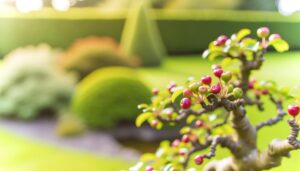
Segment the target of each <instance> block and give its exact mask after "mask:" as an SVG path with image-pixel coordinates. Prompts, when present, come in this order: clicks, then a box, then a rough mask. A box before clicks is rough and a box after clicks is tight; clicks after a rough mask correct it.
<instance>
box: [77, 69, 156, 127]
mask: <svg viewBox="0 0 300 171" xmlns="http://www.w3.org/2000/svg"><path fill="white" fill-rule="evenodd" d="M150 97H151V92H150V90H149V88H148V87H146V86H145V84H143V83H142V82H141V81H140V80H139V79H138V78H137V74H136V73H135V71H134V70H132V69H129V68H124V67H109V68H104V69H99V70H96V71H95V72H93V73H91V74H90V75H88V76H87V77H86V78H85V79H83V80H82V81H81V82H80V83H79V85H78V87H77V89H76V92H75V95H74V97H73V100H72V110H73V113H75V114H76V115H77V116H78V117H80V118H81V119H82V120H83V121H84V122H85V123H86V124H87V125H88V126H90V127H102V128H109V127H113V126H115V125H116V124H118V123H119V122H120V121H131V120H134V118H135V117H136V116H137V114H138V113H139V110H138V109H137V105H138V104H140V103H141V102H145V103H146V102H149V100H150Z"/></svg>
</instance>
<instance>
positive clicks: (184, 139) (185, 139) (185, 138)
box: [181, 135, 190, 143]
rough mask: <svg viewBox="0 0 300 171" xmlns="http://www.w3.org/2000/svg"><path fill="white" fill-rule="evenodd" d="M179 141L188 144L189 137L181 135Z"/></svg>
mask: <svg viewBox="0 0 300 171" xmlns="http://www.w3.org/2000/svg"><path fill="white" fill-rule="evenodd" d="M181 141H182V142H184V143H188V142H190V137H189V136H188V135H183V136H182V139H181Z"/></svg>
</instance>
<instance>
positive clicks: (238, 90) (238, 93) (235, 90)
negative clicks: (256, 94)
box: [232, 88, 243, 98]
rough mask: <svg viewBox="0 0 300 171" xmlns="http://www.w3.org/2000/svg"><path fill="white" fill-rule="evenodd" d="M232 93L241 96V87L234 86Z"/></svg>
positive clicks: (237, 96)
mask: <svg viewBox="0 0 300 171" xmlns="http://www.w3.org/2000/svg"><path fill="white" fill-rule="evenodd" d="M232 94H233V96H234V97H235V98H241V97H243V90H242V89H241V88H234V89H233V92H232Z"/></svg>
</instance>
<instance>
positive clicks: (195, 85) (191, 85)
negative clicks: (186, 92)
mask: <svg viewBox="0 0 300 171" xmlns="http://www.w3.org/2000/svg"><path fill="white" fill-rule="evenodd" d="M199 86H200V84H199V83H198V82H194V83H192V84H190V85H189V89H190V90H192V92H194V93H195V92H198V88H199Z"/></svg>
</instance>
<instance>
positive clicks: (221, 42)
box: [214, 35, 227, 46]
mask: <svg viewBox="0 0 300 171" xmlns="http://www.w3.org/2000/svg"><path fill="white" fill-rule="evenodd" d="M226 41H227V36H225V35H221V36H219V37H218V38H217V40H215V41H214V45H215V46H223V45H225V43H226Z"/></svg>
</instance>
